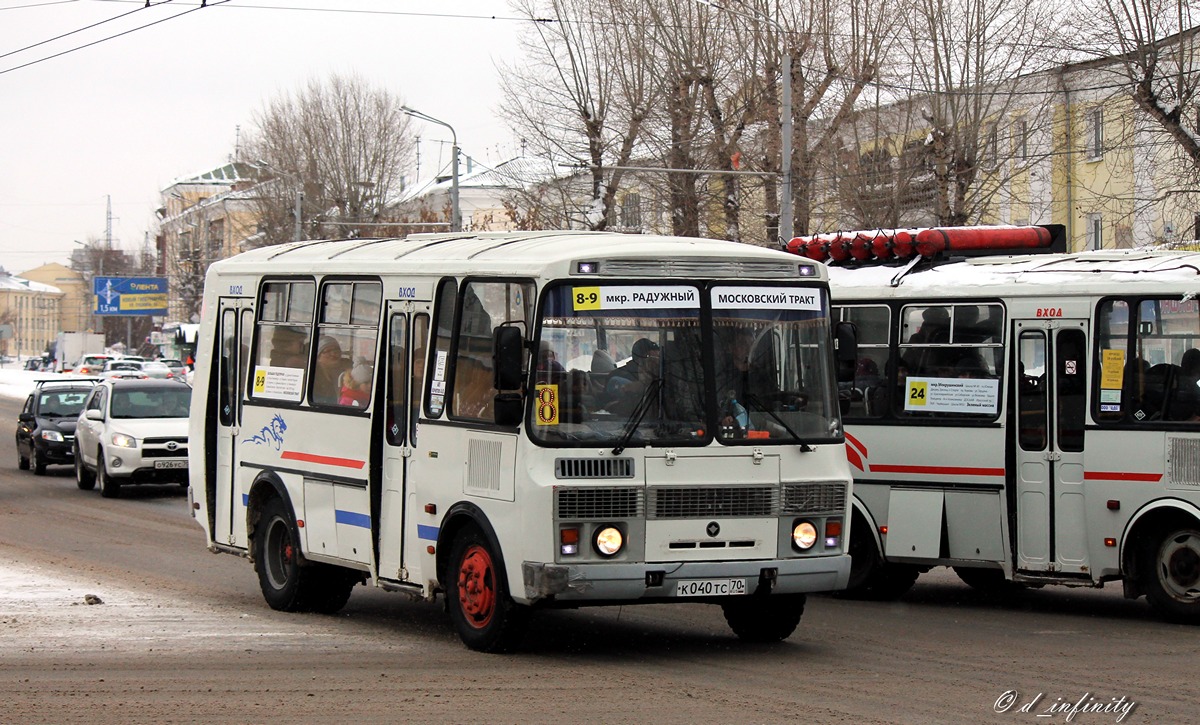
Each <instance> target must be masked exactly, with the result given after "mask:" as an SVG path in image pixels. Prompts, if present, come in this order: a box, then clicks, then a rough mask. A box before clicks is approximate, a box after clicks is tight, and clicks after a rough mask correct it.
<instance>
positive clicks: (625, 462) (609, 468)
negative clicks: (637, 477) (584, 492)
mask: <svg viewBox="0 0 1200 725" xmlns="http://www.w3.org/2000/svg"><path fill="white" fill-rule="evenodd" d="M554 476H555V478H633V459H632V458H556V459H554Z"/></svg>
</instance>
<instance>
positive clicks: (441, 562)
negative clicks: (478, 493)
mask: <svg viewBox="0 0 1200 725" xmlns="http://www.w3.org/2000/svg"><path fill="white" fill-rule="evenodd" d="M471 525H475V526H478V527H479V530H480V531H481V532H483V537H484V538H485V539H486V540H487V542H488V545H489V546H490V547H492V550H493V551H495V552H496V554H497V560H496V561H495V562H493V563H494V564H495V566H496V568H497V570H498V571H497V574H498V575H499V576H500V577H501V578H503V579H504V580H505V581H507V580H508V566H507V564H506V563H505V558H504V549H503V548H502V547H501V546H500V539H499V537H497V536H496V530H495V529H494V528H493V527H492V524H491V522H490V521H489V520H488V517H487V514H485V513H484V512H483V509H481V508H479V507H478V506H476V505H475V504H473V503H471V502H469V501H460V502H458V503H456V504H454V505H453V506H451V507H450V510H449V511H447V512H446V516H445V517H444V518H443V519H442V524H441V526H440V527H439V529H438V539H437V560H436V566H437V579H438V581H439V582H441V585H442V589H443V590H445V589H447V584H446V576H447V571H446V570H447V567H449V566H450V550H451V549H452V548H453V546H454V539H455V538H457V537H458V534H459V533H460V532H461V531H462V530H463V529H465V528H467V527H468V526H471Z"/></svg>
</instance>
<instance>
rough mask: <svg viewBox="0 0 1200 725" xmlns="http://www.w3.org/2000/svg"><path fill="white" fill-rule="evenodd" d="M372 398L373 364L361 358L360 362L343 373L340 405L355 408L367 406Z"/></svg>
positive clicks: (339, 398)
mask: <svg viewBox="0 0 1200 725" xmlns="http://www.w3.org/2000/svg"><path fill="white" fill-rule="evenodd" d="M370 399H371V366H370V365H369V364H368V363H367V361H366V359H362V358H360V359H359V361H358V364H357V365H355V366H354V367H353V368H351V369H349V370H347V371H346V372H344V373H342V383H341V395H339V396H338V405H348V406H351V407H354V408H365V407H367V403H368V401H370Z"/></svg>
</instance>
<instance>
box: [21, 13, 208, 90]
mask: <svg viewBox="0 0 1200 725" xmlns="http://www.w3.org/2000/svg"><path fill="white" fill-rule="evenodd" d="M229 1H230V0H216V2H214V3H212V4H201V5H198V6H196V7H194V8H192V9H191V10H184V11H183V12H181V13H176V14H175V15H171V16H169V17H166V18H162V19H161V20H155V21H154V22H152V23H146V24H145V25H139V26H138V27H136V28H130V29H129V30H124V31H122V32H120V33H115V34H113V35H110V36H108V37H106V38H100V39H99V40H93V41H92V42H90V43H84V44H83V45H78V46H75V47H74V48H68V49H67V50H64V51H62V52H60V53H54V54H53V55H48V56H45V57H43V58H38V59H36V60H31V61H29V62H28V63H22V64H21V65H16V66H13V67H11V68H5V69H4V70H0V75H4V74H5V73H11V72H13V71H15V70H20V69H22V68H28V67H29V66H31V65H37V64H38V63H42V62H45V61H47V60H51V59H53V58H58V57H60V56H64V55H67V54H68V53H74V52H75V51H77V50H83V49H84V48H90V47H92V46H93V45H99V44H100V43H103V42H105V41H109V40H113V39H115V38H120V37H121V36H123V35H129V34H130V33H133V32H136V31H138V30H144V29H146V28H149V27H152V26H155V25H158V24H159V23H165V22H167V21H168V20H175V19H176V18H181V17H183V16H184V15H187V14H189V13H194V12H196V11H197V10H201V9H203V8H206V7H210V8H211V7H215V6H217V5H224V4H225V3H227V2H229ZM166 2H170V0H164V2H162V3H159V4H160V5H162V4H165V3H166ZM126 14H128V13H126Z"/></svg>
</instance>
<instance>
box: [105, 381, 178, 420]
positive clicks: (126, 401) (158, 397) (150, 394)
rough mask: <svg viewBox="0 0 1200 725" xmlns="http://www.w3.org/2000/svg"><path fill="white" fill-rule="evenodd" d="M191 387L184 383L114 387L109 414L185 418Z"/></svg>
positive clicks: (114, 416) (128, 416) (118, 416)
mask: <svg viewBox="0 0 1200 725" xmlns="http://www.w3.org/2000/svg"><path fill="white" fill-rule="evenodd" d="M191 402H192V389H191V388H189V387H187V386H186V385H175V386H172V387H162V388H135V389H125V390H122V389H120V388H116V389H114V390H113V393H112V404H111V406H110V407H109V414H110V415H111V416H112V417H113V418H186V417H187V416H188V407H189V406H190V405H191Z"/></svg>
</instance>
